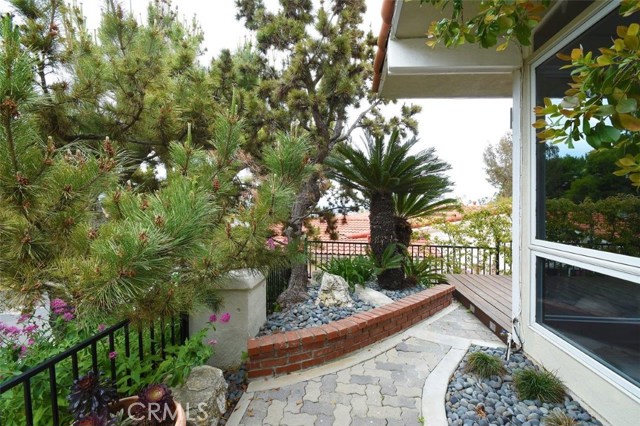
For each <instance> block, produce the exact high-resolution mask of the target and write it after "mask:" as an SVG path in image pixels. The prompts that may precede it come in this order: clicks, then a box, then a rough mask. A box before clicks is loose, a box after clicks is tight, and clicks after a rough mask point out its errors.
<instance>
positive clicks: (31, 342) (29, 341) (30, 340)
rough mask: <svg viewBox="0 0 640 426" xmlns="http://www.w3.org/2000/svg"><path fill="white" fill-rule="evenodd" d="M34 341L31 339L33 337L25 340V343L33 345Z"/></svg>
mask: <svg viewBox="0 0 640 426" xmlns="http://www.w3.org/2000/svg"><path fill="white" fill-rule="evenodd" d="M35 342H36V341H35V340H33V339H29V340H27V345H29V346H31V345H33V344H34V343H35Z"/></svg>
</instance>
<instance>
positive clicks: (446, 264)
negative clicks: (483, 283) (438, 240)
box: [267, 241, 511, 312]
mask: <svg viewBox="0 0 640 426" xmlns="http://www.w3.org/2000/svg"><path fill="white" fill-rule="evenodd" d="M369 249H370V246H369V243H363V242H344V241H307V245H306V256H307V270H308V274H309V277H311V274H312V273H313V272H314V271H316V270H318V269H321V267H322V266H323V265H325V264H327V263H328V262H330V261H331V259H334V258H340V257H352V256H368V255H369ZM407 250H408V252H409V254H410V255H411V257H412V259H413V260H417V261H421V260H423V259H426V258H429V259H431V264H432V268H434V269H435V270H434V272H438V273H441V274H482V275H509V274H511V242H506V243H500V244H496V246H495V247H475V246H447V245H421V244H412V245H410V246H409V247H408V248H407ZM290 276H291V270H290V269H286V268H274V269H272V270H271V272H270V273H269V275H268V276H267V311H268V312H273V310H274V309H275V308H276V299H277V298H278V296H279V295H280V293H282V292H283V291H284V290H285V289H286V288H287V284H288V281H289V277H290Z"/></svg>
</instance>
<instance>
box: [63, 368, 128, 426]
mask: <svg viewBox="0 0 640 426" xmlns="http://www.w3.org/2000/svg"><path fill="white" fill-rule="evenodd" d="M100 376H101V374H100V373H98V374H96V373H94V372H89V373H88V374H87V375H85V376H82V377H79V378H77V379H76V380H74V381H73V386H71V392H70V393H69V396H68V397H67V399H68V400H69V411H71V414H72V415H73V417H74V419H76V420H77V421H80V420H83V421H84V422H85V423H80V424H81V425H82V426H85V425H89V426H91V425H94V424H97V425H100V426H103V425H106V424H107V423H104V422H103V423H91V421H92V419H93V420H97V419H101V418H102V419H103V420H104V421H106V420H109V419H110V418H111V416H110V413H109V405H110V404H111V403H113V402H114V401H116V400H117V399H118V394H117V392H116V390H115V387H114V386H113V384H112V383H111V381H109V380H103V379H101V377H100ZM76 423H77V422H76Z"/></svg>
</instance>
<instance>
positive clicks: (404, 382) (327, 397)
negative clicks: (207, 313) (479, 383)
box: [227, 304, 501, 426]
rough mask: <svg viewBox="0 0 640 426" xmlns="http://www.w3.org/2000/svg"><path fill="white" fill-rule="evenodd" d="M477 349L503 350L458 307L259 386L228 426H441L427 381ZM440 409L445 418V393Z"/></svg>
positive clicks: (245, 397)
mask: <svg viewBox="0 0 640 426" xmlns="http://www.w3.org/2000/svg"><path fill="white" fill-rule="evenodd" d="M472 343H476V344H487V345H491V346H499V345H501V342H500V341H499V340H498V339H497V338H496V337H495V336H494V335H493V333H491V331H490V330H488V329H487V328H486V327H485V326H484V325H483V324H482V323H480V321H478V320H477V319H476V318H475V317H474V316H473V315H472V314H471V313H469V312H467V311H466V309H465V308H464V307H462V306H460V305H458V304H455V305H453V306H452V307H449V308H447V309H445V310H444V311H442V312H441V313H439V314H436V315H435V316H434V317H432V318H429V319H427V320H425V321H423V322H422V323H420V324H417V325H415V326H414V327H412V328H410V329H408V330H406V331H405V332H403V333H401V334H399V335H396V336H392V337H390V338H389V339H386V340H385V341H383V342H380V343H377V344H376V345H372V346H370V347H369V348H367V349H364V350H362V351H360V352H358V353H356V354H354V355H351V356H348V357H345V358H343V359H341V360H337V361H335V362H333V363H330V364H327V365H325V366H321V367H317V368H313V369H310V370H306V371H303V372H300V373H295V374H291V375H288V376H283V377H277V378H270V379H263V380H258V381H254V382H252V383H251V384H250V386H249V389H248V390H247V392H246V393H245V394H244V395H243V397H242V399H241V401H240V402H239V403H238V406H237V407H236V411H235V412H234V413H233V414H232V416H231V417H230V418H229V421H228V422H227V425H231V426H235V425H247V426H250V425H271V426H278V425H287V426H294V425H300V426H310V425H340V426H342V425H343V426H359V425H381V426H382V425H389V426H395V425H398V426H400V425H407V426H412V425H416V426H417V425H422V424H427V425H431V424H436V423H437V422H434V421H430V420H431V419H432V418H433V419H435V418H436V417H432V416H430V414H431V413H427V412H423V411H424V410H425V405H424V404H423V400H422V397H423V388H424V387H425V381H426V380H427V378H428V377H429V375H430V373H431V372H432V371H433V370H434V369H435V368H436V367H437V366H438V364H440V362H441V361H442V360H443V358H445V356H447V354H451V353H453V351H452V349H454V351H457V352H460V353H463V352H464V351H466V348H467V347H468V346H469V345H470V344H472ZM461 348H463V349H464V350H463V351H462V352H461ZM450 351H451V352H450ZM449 356H450V355H449ZM456 366H457V363H456ZM445 376H446V375H445ZM445 388H446V384H445ZM427 392H432V390H427ZM425 396H426V395H425ZM428 398H432V395H429V396H428ZM425 402H427V401H425ZM440 405H442V411H443V412H444V393H443V394H442V404H440Z"/></svg>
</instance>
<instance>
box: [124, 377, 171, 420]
mask: <svg viewBox="0 0 640 426" xmlns="http://www.w3.org/2000/svg"><path fill="white" fill-rule="evenodd" d="M138 402H139V404H136V405H135V406H134V407H132V409H131V415H132V417H133V418H135V419H136V422H135V423H134V424H136V425H137V426H170V425H173V424H174V422H175V417H174V415H175V410H176V405H175V403H174V401H173V397H172V396H171V390H170V389H169V388H168V387H167V386H165V385H163V384H153V385H149V386H147V387H146V388H144V389H143V390H142V391H141V392H140V393H139V394H138Z"/></svg>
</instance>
